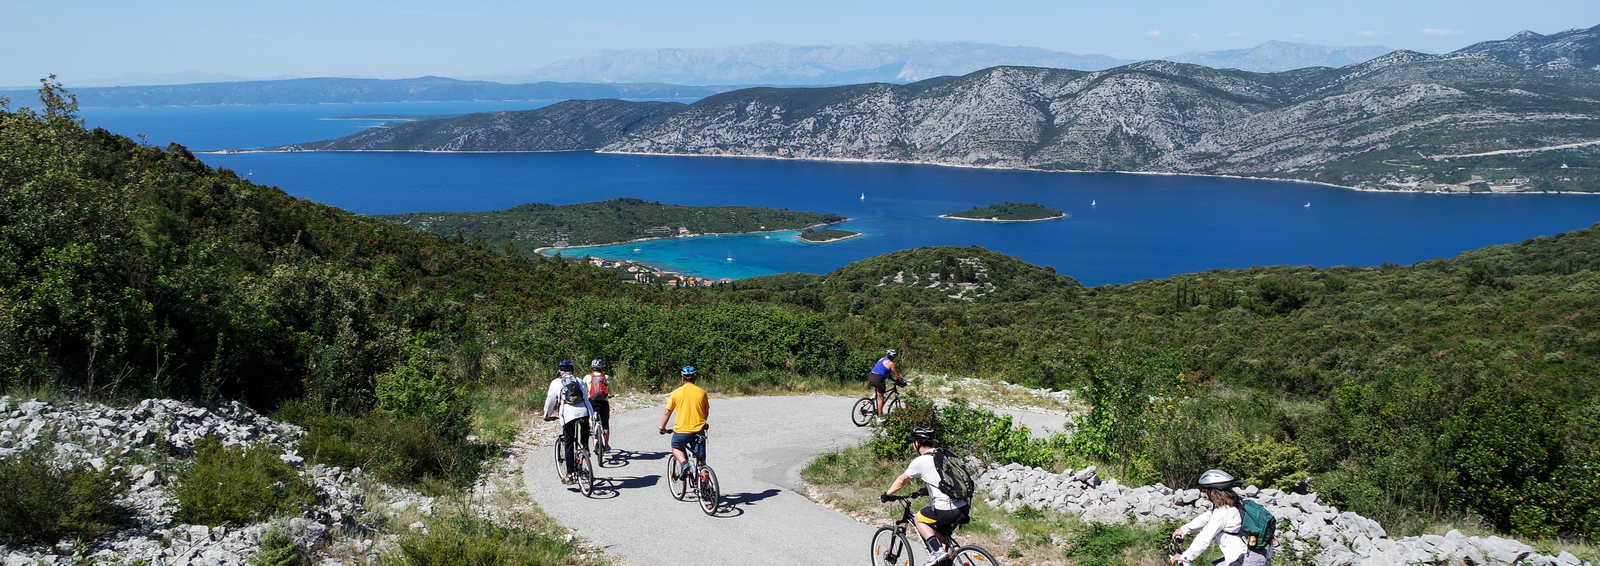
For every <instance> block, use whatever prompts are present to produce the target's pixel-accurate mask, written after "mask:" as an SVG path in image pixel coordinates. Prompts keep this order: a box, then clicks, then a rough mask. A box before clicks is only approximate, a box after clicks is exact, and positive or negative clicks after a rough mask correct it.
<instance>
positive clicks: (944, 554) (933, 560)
mask: <svg viewBox="0 0 1600 566" xmlns="http://www.w3.org/2000/svg"><path fill="white" fill-rule="evenodd" d="M949 557H950V552H949V551H947V550H945V549H943V548H941V549H939V551H938V552H935V553H933V554H929V555H928V561H927V562H923V563H922V565H923V566H934V565H936V564H938V563H940V562H944V560H945V559H946V558H949Z"/></svg>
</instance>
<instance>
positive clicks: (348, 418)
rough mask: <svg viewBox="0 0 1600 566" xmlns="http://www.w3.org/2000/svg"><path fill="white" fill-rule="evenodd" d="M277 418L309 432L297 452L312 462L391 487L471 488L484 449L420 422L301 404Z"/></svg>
mask: <svg viewBox="0 0 1600 566" xmlns="http://www.w3.org/2000/svg"><path fill="white" fill-rule="evenodd" d="M274 416H276V417H277V418H279V419H281V420H285V421H288V422H291V423H294V424H297V425H300V426H302V427H305V429H306V435H305V437H303V438H301V439H300V446H299V450H300V453H301V454H302V455H304V456H305V457H306V459H307V460H308V461H310V462H312V463H316V464H322V465H326V466H339V467H341V468H356V467H360V468H364V469H367V470H369V471H372V472H374V473H376V474H377V475H378V478H379V479H382V480H383V481H385V482H389V483H395V484H402V485H406V486H410V487H428V486H429V485H430V484H431V483H434V482H442V483H444V484H448V485H456V486H463V485H470V483H471V482H472V480H473V479H474V478H475V477H476V476H477V471H478V468H479V464H480V463H481V459H482V456H483V454H481V452H483V450H484V448H483V447H481V446H475V445H471V444H468V443H465V442H464V441H463V440H462V439H461V438H452V437H449V436H446V435H445V434H443V433H442V432H441V431H440V430H438V428H437V427H435V426H433V424H432V423H431V422H429V421H427V420H424V419H421V418H416V417H409V416H395V415H387V414H382V413H378V412H372V413H366V414H358V415H353V414H347V413H342V412H338V411H328V410H324V409H322V408H321V407H318V406H316V405H314V404H312V403H307V402H298V401H297V402H292V403H287V404H285V405H284V406H283V407H282V408H280V409H279V410H278V412H277V413H276V414H275V415H274Z"/></svg>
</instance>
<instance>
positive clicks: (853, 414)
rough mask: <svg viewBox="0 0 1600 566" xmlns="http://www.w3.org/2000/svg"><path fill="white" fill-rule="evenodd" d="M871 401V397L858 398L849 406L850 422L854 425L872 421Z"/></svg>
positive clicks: (864, 424)
mask: <svg viewBox="0 0 1600 566" xmlns="http://www.w3.org/2000/svg"><path fill="white" fill-rule="evenodd" d="M872 403H873V400H872V398H871V397H862V398H861V399H858V400H857V401H856V405H855V406H854V407H851V408H850V422H852V423H855V425H856V426H867V423H868V422H871V421H872Z"/></svg>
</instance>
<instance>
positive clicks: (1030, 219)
mask: <svg viewBox="0 0 1600 566" xmlns="http://www.w3.org/2000/svg"><path fill="white" fill-rule="evenodd" d="M1066 217H1067V213H1065V212H1063V213H1061V214H1057V215H1055V216H1051V217H1049V218H1016V219H1002V218H962V217H960V216H951V215H949V214H940V215H939V218H943V219H945V220H965V221H967V222H1044V221H1046V220H1060V219H1062V218H1066Z"/></svg>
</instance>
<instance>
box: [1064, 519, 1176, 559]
mask: <svg viewBox="0 0 1600 566" xmlns="http://www.w3.org/2000/svg"><path fill="white" fill-rule="evenodd" d="M1161 531H1162V530H1161V529H1141V528H1139V527H1135V526H1131V525H1108V524H1105V523H1088V524H1086V525H1084V526H1083V529H1082V530H1079V531H1076V532H1074V533H1072V536H1071V538H1070V540H1069V541H1068V542H1067V552H1066V554H1067V556H1068V557H1070V558H1073V559H1074V561H1073V563H1074V564H1077V565H1078V566H1121V565H1122V564H1124V560H1123V555H1124V554H1125V553H1126V552H1128V551H1129V550H1131V549H1134V548H1137V547H1145V548H1160V547H1161V545H1162V544H1163V543H1165V542H1166V538H1167V537H1166V536H1163V535H1164V533H1162V532H1161ZM1169 532H1170V531H1169Z"/></svg>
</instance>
